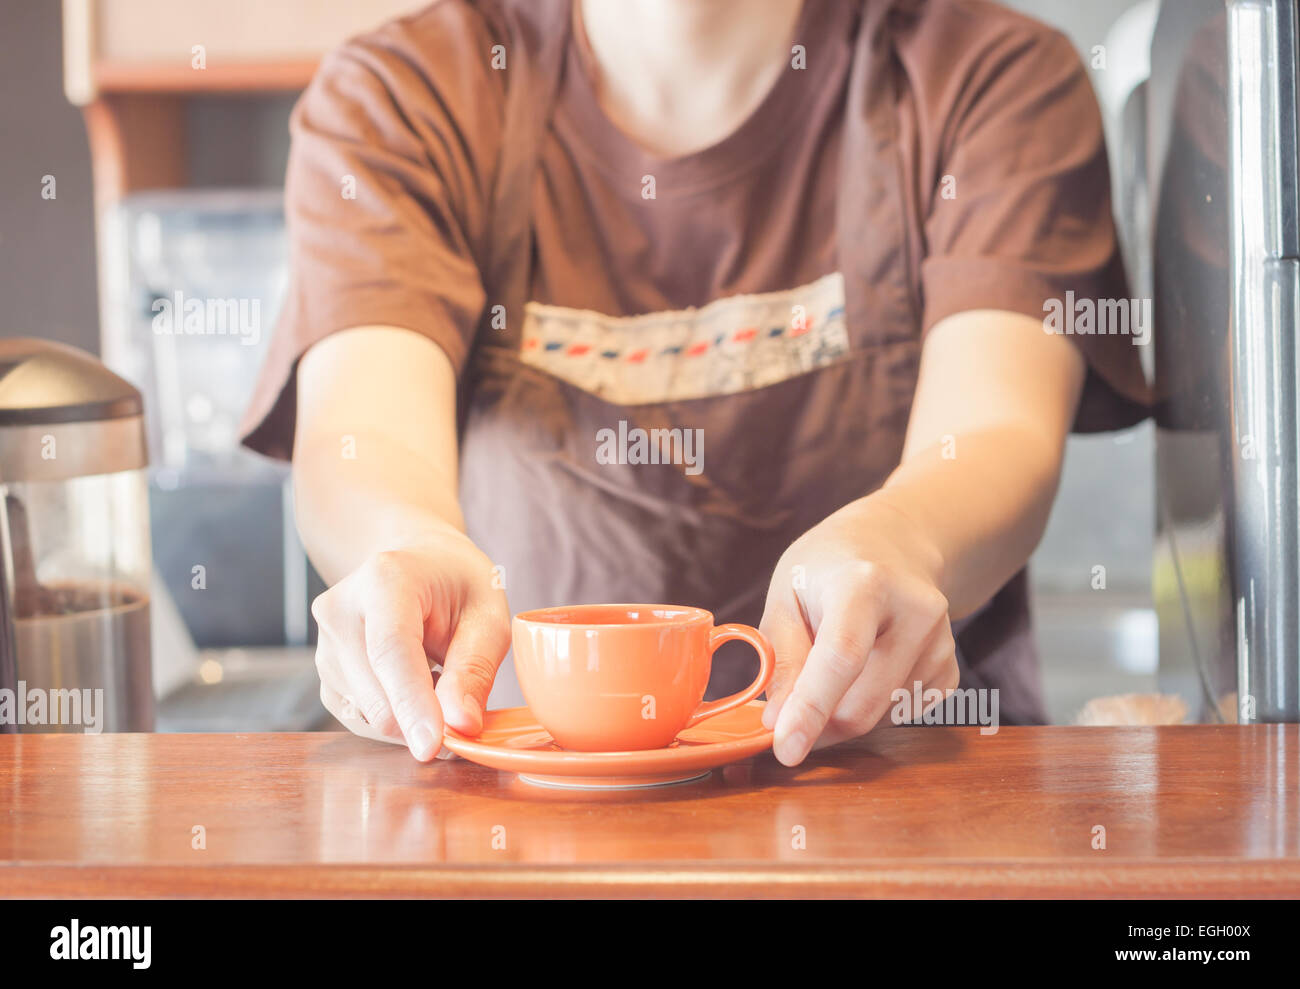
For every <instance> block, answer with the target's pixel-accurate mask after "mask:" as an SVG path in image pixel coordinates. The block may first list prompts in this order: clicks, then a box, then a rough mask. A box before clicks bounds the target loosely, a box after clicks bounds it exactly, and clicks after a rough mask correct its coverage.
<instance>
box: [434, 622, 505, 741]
mask: <svg viewBox="0 0 1300 989" xmlns="http://www.w3.org/2000/svg"><path fill="white" fill-rule="evenodd" d="M509 648H510V621H509V619H508V618H507V617H505V616H503V615H501V614H498V613H497V612H496V611H495V610H485V609H476V610H470V611H466V612H464V613H463V614H462V615H461V617H460V620H459V621H458V622H457V623H456V631H455V632H453V633H452V637H451V642H450V644H449V645H448V646H447V653H446V655H445V656H444V657H443V661H442V676H441V677H439V678H438V686H437V687H436V688H435V691H436V693H437V695H438V703H439V704H440V705H442V713H443V717H444V718H446V720H447V723H448V724H449V725H451V726H452V727H453V728H455V729H456V730H457V731H460V732H463V733H464V734H466V735H471V736H472V735H477V734H479V733H480V732H481V731H482V730H483V712H484V711H486V710H487V699H488V694H490V693H491V692H492V682H493V681H494V680H495V679H496V676H497V670H498V669H499V668H500V667H501V661H502V660H503V659H505V656H506V650H507V649H509Z"/></svg>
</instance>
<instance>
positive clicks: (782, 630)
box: [758, 602, 812, 729]
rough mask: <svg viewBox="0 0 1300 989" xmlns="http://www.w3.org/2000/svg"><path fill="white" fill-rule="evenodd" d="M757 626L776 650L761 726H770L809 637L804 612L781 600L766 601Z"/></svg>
mask: <svg viewBox="0 0 1300 989" xmlns="http://www.w3.org/2000/svg"><path fill="white" fill-rule="evenodd" d="M758 630H759V631H760V632H762V633H763V634H764V635H766V636H767V639H768V641H769V642H771V643H772V649H773V651H774V652H775V653H776V672H775V673H773V674H772V682H771V683H770V684H769V685H768V688H767V704H766V705H765V706H764V707H763V727H764V728H769V729H770V728H774V727H775V726H776V719H777V716H778V715H779V714H780V713H781V708H782V706H783V705H784V704H785V702H786V700H787V699H788V698H789V696H790V691H791V690H792V689H793V688H794V682H795V679H796V678H797V677H798V676H799V671H800V670H801V669H803V666H804V663H805V662H806V660H807V659H808V650H809V649H811V648H812V637H811V636H810V635H809V634H808V627H807V626H806V625H805V624H804V621H803V616H801V615H799V614H798V613H797V612H796V611H795V610H793V609H791V608H790V607H789V606H788V605H787V604H785V603H784V602H780V603H778V602H769V604H768V607H767V609H766V610H764V612H763V620H762V621H761V622H759V625H758Z"/></svg>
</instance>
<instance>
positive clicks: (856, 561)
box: [760, 496, 958, 766]
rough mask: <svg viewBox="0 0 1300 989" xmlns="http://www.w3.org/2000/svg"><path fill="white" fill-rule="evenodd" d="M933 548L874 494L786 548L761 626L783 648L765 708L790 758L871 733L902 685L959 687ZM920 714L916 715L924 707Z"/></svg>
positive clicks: (785, 758)
mask: <svg viewBox="0 0 1300 989" xmlns="http://www.w3.org/2000/svg"><path fill="white" fill-rule="evenodd" d="M942 569H943V561H942V559H941V555H940V553H939V551H938V550H937V548H936V547H935V546H934V545H933V544H932V543H931V542H930V541H929V540H928V539H927V538H926V537H925V535H924V533H922V532H921V530H920V529H919V527H918V526H916V525H915V524H914V523H913V522H912V521H911V520H910V519H909V518H908V517H907V516H906V514H904V513H903V512H901V511H899V510H898V509H896V508H895V507H893V506H892V505H890V504H888V502H886V501H885V500H884V499H882V498H880V497H877V496H871V497H868V498H864V499H862V500H861V501H857V502H854V503H853V504H851V505H848V506H846V507H845V508H843V509H841V510H840V511H838V512H836V513H835V514H834V515H832V516H830V517H829V518H827V519H826V520H825V521H824V522H822V523H820V524H819V525H816V526H814V527H813V528H812V529H809V530H808V531H807V532H806V533H804V534H803V535H802V536H800V537H799V539H797V540H796V541H795V542H794V543H793V544H791V546H790V548H789V549H787V550H786V551H785V553H784V554H783V555H782V557H781V560H780V562H778V564H777V566H776V570H775V572H774V573H773V575H772V583H771V586H770V587H769V588H768V594H767V604H766V606H765V608H764V611H763V620H762V622H761V624H760V628H761V630H762V631H763V632H764V634H766V635H767V637H768V638H769V639H771V641H772V644H773V646H774V647H775V649H776V674H775V676H774V677H773V679H772V685H771V687H769V688H768V692H767V696H768V704H767V708H766V710H765V711H764V713H763V723H764V725H765V726H766V727H768V728H772V727H775V729H776V733H775V741H774V745H773V748H774V751H775V753H776V757H777V758H778V759H779V760H780V761H781V762H783V763H785V764H786V765H787V766H793V765H797V764H798V763H800V762H802V761H803V759H804V757H805V756H807V755H808V753H809V752H810V751H811V750H812V749H813V748H822V747H823V746H826V745H834V744H835V743H836V742H841V741H844V740H845V739H848V738H854V737H856V736H858V735H863V734H865V733H866V732H868V731H870V730H871V729H872V728H873V727H874V726H875V725H876V723H877V722H878V721H879V720H880V719H881V717H882V716H883V715H884V714H885V713H886V711H888V710H889V707H890V705H891V703H892V700H891V696H890V695H891V694H892V693H893V691H894V690H895V689H897V688H899V687H903V688H905V689H906V690H907V691H908V693H909V694H910V693H911V692H912V689H913V684H914V682H916V681H920V683H921V685H922V690H925V689H938V690H942V691H944V696H947V692H948V691H950V690H953V689H955V688H956V686H957V682H958V673H957V655H956V645H955V643H954V641H953V637H952V627H951V625H950V624H949V620H948V601H947V599H946V598H945V597H944V595H943V593H942V592H941V591H940V590H939V582H940V579H941V574H942ZM918 713H919V712H918Z"/></svg>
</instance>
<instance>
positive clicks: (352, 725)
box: [320, 681, 406, 745]
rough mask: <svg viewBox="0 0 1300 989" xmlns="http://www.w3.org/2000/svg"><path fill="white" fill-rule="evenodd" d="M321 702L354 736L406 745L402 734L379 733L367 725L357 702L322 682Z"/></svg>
mask: <svg viewBox="0 0 1300 989" xmlns="http://www.w3.org/2000/svg"><path fill="white" fill-rule="evenodd" d="M320 701H321V703H322V704H323V705H324V706H325V710H327V711H329V713H330V714H332V715H334V717H335V718H336V719H338V722H339V723H340V724H341V725H343V727H344V728H346V729H347V730H348V731H350V732H352V734H354V735H360V736H361V737H362V738H372V739H374V740H375V741H377V742H388V743H389V744H391V745H405V744H406V742H405V741H404V740H403V739H402V736H401V735H400V734H397V735H385V734H384V733H383V732H380V731H377V730H376V729H375V728H374V726H372V725H370V724H367V723H366V722H365V721H364V720H363V719H362V717H361V712H360V709H359V708H358V707H357V705H356V702H355V701H354V700H353V699H352V698H351V697H349V696H348V695H346V694H341V693H339V692H338V691H337V690H335V689H334V688H333V687H331V686H330V685H329V684H327V683H325V682H324V681H321V685H320Z"/></svg>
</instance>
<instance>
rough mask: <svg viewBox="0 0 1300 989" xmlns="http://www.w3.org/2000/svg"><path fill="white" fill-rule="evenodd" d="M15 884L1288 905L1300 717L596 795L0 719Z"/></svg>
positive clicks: (1298, 878) (128, 890) (951, 731)
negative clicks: (10, 727) (26, 731)
mask: <svg viewBox="0 0 1300 989" xmlns="http://www.w3.org/2000/svg"><path fill="white" fill-rule="evenodd" d="M196 827H201V828H202V829H203V836H204V839H205V844H206V847H205V848H202V849H196V848H194V847H193V845H194V844H195V838H194V835H195V830H194V829H195V828H196ZM1098 827H1102V828H1104V829H1105V848H1104V849H1097V848H1094V847H1093V846H1094V844H1095V843H1096V837H1095V834H1094V829H1096V828H1098ZM801 846H802V847H801ZM0 893H3V894H5V895H9V896H113V897H117V896H197V897H211V896H293V897H297V896H312V895H330V896H475V895H481V896H521V895H522V896H534V895H538V896H644V895H652V896H655V895H659V896H691V897H696V896H708V895H719V896H746V897H752V896H765V895H766V896H846V895H848V896H936V895H937V896H979V897H988V896H995V897H996V896H1066V897H1074V896H1100V897H1111V896H1140V897H1147V896H1158V897H1163V896H1210V897H1222V896H1252V897H1254V896H1293V897H1294V896H1300V726H1296V725H1260V726H1250V727H1239V726H1187V727H1165V728H1003V729H1002V730H1001V731H1000V732H999V733H998V734H996V735H991V736H981V735H980V734H979V730H978V729H977V728H949V727H937V726H936V727H901V728H887V729H883V730H881V731H878V732H875V733H873V734H871V735H869V736H867V737H866V738H863V739H859V740H857V741H856V742H852V743H848V744H846V745H842V746H839V747H836V748H834V749H829V750H826V751H822V752H817V753H814V754H813V755H812V756H811V757H810V759H809V760H808V761H807V762H806V763H805V764H804V765H803V766H801V767H799V768H797V769H787V768H785V767H783V766H781V765H780V764H779V763H777V762H776V761H775V759H773V758H772V756H771V755H770V753H769V754H765V755H762V756H759V757H757V758H754V759H752V760H749V761H747V762H744V763H740V764H737V765H733V766H730V767H727V768H726V769H725V770H720V771H715V772H714V773H713V774H712V776H710V777H709V778H708V779H706V780H704V781H701V782H699V783H692V784H684V785H680V786H674V787H665V788H660V789H655V790H646V791H632V792H628V791H622V792H614V793H597V794H585V793H575V792H570V791H559V790H546V789H540V788H537V787H533V786H529V785H527V784H525V783H522V782H520V781H519V780H518V779H517V778H515V777H514V776H512V775H510V774H507V773H499V772H497V771H495V770H489V769H484V768H481V767H479V766H476V765H474V764H472V763H468V762H464V761H460V760H454V761H436V762H434V763H432V764H429V765H420V764H418V763H416V762H415V761H414V760H412V759H411V758H410V756H409V755H407V753H406V752H405V751H404V750H400V749H397V748H393V747H389V746H386V745H382V744H379V743H373V742H368V741H365V740H362V739H358V738H355V737H352V736H350V735H344V734H337V733H318V734H295V735H270V734H268V735H101V736H87V735H17V736H0Z"/></svg>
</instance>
